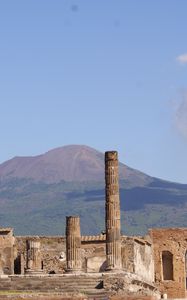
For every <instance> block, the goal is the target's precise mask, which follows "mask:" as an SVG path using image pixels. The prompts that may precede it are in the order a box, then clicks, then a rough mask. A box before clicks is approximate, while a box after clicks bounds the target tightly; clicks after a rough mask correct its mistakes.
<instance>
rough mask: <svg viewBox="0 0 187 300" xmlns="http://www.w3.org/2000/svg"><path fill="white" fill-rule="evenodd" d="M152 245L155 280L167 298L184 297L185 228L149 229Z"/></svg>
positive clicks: (186, 239) (186, 273)
mask: <svg viewBox="0 0 187 300" xmlns="http://www.w3.org/2000/svg"><path fill="white" fill-rule="evenodd" d="M150 236H151V237H152V240H153V245H154V264H155V281H156V284H157V286H158V287H159V289H160V291H161V293H162V294H165V293H166V294H167V296H168V298H185V297H186V277H187V271H186V259H185V257H186V251H187V229H186V228H159V229H151V230H150Z"/></svg>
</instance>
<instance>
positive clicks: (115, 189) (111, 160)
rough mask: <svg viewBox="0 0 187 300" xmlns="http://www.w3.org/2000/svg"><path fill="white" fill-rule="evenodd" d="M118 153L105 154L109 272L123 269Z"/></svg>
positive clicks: (109, 152) (107, 259) (107, 258)
mask: <svg viewBox="0 0 187 300" xmlns="http://www.w3.org/2000/svg"><path fill="white" fill-rule="evenodd" d="M118 177H119V176H118V153H117V151H108V152H105V195H106V202H105V205H106V207H105V213H106V217H105V225H106V261H107V267H106V269H107V270H109V271H110V270H119V269H121V233H120V230H121V228H120V200H119V179H118Z"/></svg>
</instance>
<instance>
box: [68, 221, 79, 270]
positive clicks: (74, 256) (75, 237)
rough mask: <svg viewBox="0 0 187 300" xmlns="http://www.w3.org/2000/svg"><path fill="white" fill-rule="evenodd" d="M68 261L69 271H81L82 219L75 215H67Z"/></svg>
mask: <svg viewBox="0 0 187 300" xmlns="http://www.w3.org/2000/svg"><path fill="white" fill-rule="evenodd" d="M66 261H67V271H68V272H77V271H81V269H82V260H81V233H80V219H79V217H75V216H70V217H66Z"/></svg>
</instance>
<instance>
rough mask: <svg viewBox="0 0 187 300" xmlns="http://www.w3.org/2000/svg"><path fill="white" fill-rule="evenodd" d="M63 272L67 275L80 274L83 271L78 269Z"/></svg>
mask: <svg viewBox="0 0 187 300" xmlns="http://www.w3.org/2000/svg"><path fill="white" fill-rule="evenodd" d="M65 272H66V273H68V274H82V273H83V271H82V270H80V269H65Z"/></svg>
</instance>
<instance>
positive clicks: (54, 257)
mask: <svg viewBox="0 0 187 300" xmlns="http://www.w3.org/2000/svg"><path fill="white" fill-rule="evenodd" d="M28 239H29V240H30V239H33V240H40V244H41V260H42V266H43V272H44V273H48V274H49V273H51V274H53V273H56V274H62V273H64V272H65V270H66V245H65V238H64V237H16V238H15V255H16V256H15V260H16V259H17V258H18V257H20V256H21V257H22V266H19V267H17V270H21V269H22V270H23V269H24V268H26V241H27V240H28ZM105 239H106V237H105V235H98V236H82V238H81V260H82V270H83V271H84V272H88V273H89V272H91V273H92V272H104V271H105V269H106V241H105ZM121 239H122V248H121V255H122V270H125V271H127V272H131V273H136V274H137V275H139V276H142V278H143V279H144V280H147V281H149V282H152V281H153V278H154V271H153V260H152V250H151V249H152V247H151V244H149V243H148V242H147V241H145V240H143V239H140V238H139V239H138V238H132V237H126V236H122V238H121ZM17 260H18V262H19V263H20V260H19V259H17ZM18 273H20V272H18ZM22 274H23V272H22Z"/></svg>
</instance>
